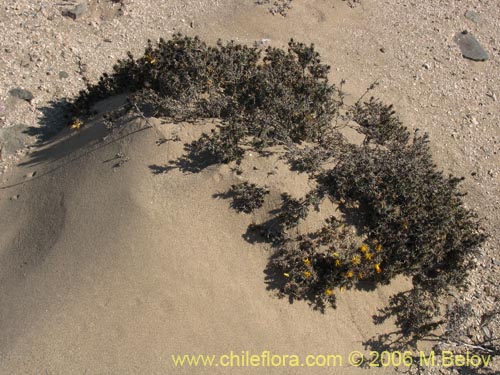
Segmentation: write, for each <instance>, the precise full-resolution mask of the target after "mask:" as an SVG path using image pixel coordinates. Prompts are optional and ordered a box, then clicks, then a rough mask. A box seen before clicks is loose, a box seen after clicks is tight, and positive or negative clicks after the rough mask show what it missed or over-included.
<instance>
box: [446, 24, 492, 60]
mask: <svg viewBox="0 0 500 375" xmlns="http://www.w3.org/2000/svg"><path fill="white" fill-rule="evenodd" d="M453 40H454V41H455V43H457V44H458V46H459V47H460V51H461V52H462V55H463V56H464V57H465V58H467V59H471V60H474V61H486V60H488V59H489V56H488V53H487V52H486V51H485V50H484V48H483V47H482V46H481V45H480V44H479V42H478V41H477V39H476V38H474V36H473V35H472V34H470V33H469V32H467V31H462V32H461V33H458V34H456V35H455V37H454V38H453Z"/></svg>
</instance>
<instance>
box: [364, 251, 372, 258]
mask: <svg viewBox="0 0 500 375" xmlns="http://www.w3.org/2000/svg"><path fill="white" fill-rule="evenodd" d="M372 258H373V255H372V253H368V252H366V253H365V259H366V260H372Z"/></svg>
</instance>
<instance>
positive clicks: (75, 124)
mask: <svg viewBox="0 0 500 375" xmlns="http://www.w3.org/2000/svg"><path fill="white" fill-rule="evenodd" d="M69 127H70V128H71V129H73V130H80V129H81V128H82V127H83V122H82V121H81V120H80V119H76V120H75V121H73V123H72V124H71V125H70V126H69Z"/></svg>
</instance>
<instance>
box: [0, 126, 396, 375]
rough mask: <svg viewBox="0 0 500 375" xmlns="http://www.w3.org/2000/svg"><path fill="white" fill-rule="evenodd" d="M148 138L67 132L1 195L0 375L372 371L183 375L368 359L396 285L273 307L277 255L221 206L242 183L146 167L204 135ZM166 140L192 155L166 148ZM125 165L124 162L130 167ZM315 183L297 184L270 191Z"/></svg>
mask: <svg viewBox="0 0 500 375" xmlns="http://www.w3.org/2000/svg"><path fill="white" fill-rule="evenodd" d="M145 126H146V124H144V123H141V122H137V121H136V122H132V123H129V124H127V127H125V128H123V129H122V130H121V131H119V132H118V133H117V135H116V136H115V137H114V138H107V139H106V140H104V141H103V140H102V137H103V136H104V135H105V134H104V133H103V132H102V131H101V130H99V127H97V126H94V127H92V126H89V127H86V128H85V129H84V130H83V131H82V132H80V133H77V134H69V133H68V134H67V133H64V134H62V135H61V136H60V137H59V138H58V139H57V140H55V141H53V142H52V143H51V144H49V145H47V146H45V148H42V149H40V150H39V151H37V152H35V153H34V154H33V155H32V157H31V159H30V160H27V161H25V163H24V165H23V166H22V167H20V168H19V169H18V170H17V171H16V172H15V173H16V174H15V175H12V176H11V177H10V178H9V180H8V181H4V183H5V184H6V185H9V184H11V185H15V183H16V182H18V181H25V182H24V183H23V184H20V185H17V186H13V187H10V188H8V189H2V190H1V191H0V210H1V212H2V217H3V218H2V220H1V223H0V231H1V233H2V236H1V238H0V271H1V273H0V279H1V282H0V332H2V333H1V335H0V358H1V361H0V373H1V374H168V373H171V374H173V373H175V374H184V373H185V374H194V373H195V374H205V373H206V374H218V373H270V374H294V373H301V374H302V373H314V374H316V373H318V374H321V373H325V374H326V373H329V374H331V373H342V374H358V373H364V370H361V369H356V368H354V367H349V366H348V365H347V363H344V367H343V368H342V369H332V368H310V369H304V368H283V367H281V368H272V369H252V368H243V367H241V368H232V369H221V368H217V369H216V368H202V367H198V368H196V369H193V368H189V367H187V366H186V367H184V368H175V369H174V366H173V364H172V362H171V355H172V354H190V353H194V354H225V353H228V352H230V351H234V352H237V353H240V352H241V351H245V350H248V351H251V352H252V353H255V354H260V352H262V351H265V350H270V351H271V352H273V353H277V354H299V355H302V356H305V355H307V354H330V353H332V354H337V353H339V354H343V355H346V354H347V353H349V351H351V350H362V349H363V346H362V342H363V341H364V340H366V339H368V338H370V337H372V336H374V335H376V334H377V333H381V332H382V331H383V329H386V328H387V327H382V328H381V327H379V326H374V325H373V324H372V321H371V316H372V315H373V314H374V313H375V312H376V309H377V308H378V307H382V306H383V305H384V303H385V302H386V301H387V297H388V296H389V295H390V294H391V292H392V291H393V290H392V289H393V287H387V288H382V289H380V290H377V291H374V292H370V293H368V292H349V293H343V294H342V295H341V296H340V298H339V308H338V309H337V310H331V311H327V313H326V314H321V313H319V312H317V311H313V310H312V309H311V308H310V307H309V306H308V305H307V303H303V302H296V303H294V304H290V303H289V302H288V301H287V300H280V299H278V298H276V297H275V296H274V292H273V291H270V290H268V289H267V286H268V285H267V283H266V275H265V273H264V270H265V268H266V264H267V260H268V256H269V254H270V253H269V250H268V249H266V247H265V246H263V245H261V244H251V243H249V242H247V241H246V240H245V239H244V238H243V234H244V233H245V231H246V229H247V226H248V224H249V223H250V222H251V221H252V217H251V216H248V215H242V214H237V213H235V212H234V211H232V210H231V209H230V208H229V204H228V202H227V201H226V200H224V199H215V198H214V197H213V194H214V193H217V192H221V191H224V190H226V189H227V187H228V186H229V185H230V184H231V183H234V182H235V181H237V179H238V177H237V176H236V174H234V173H233V172H232V171H231V170H230V168H229V167H228V166H210V167H209V168H207V169H204V170H202V171H201V172H198V173H188V172H182V171H180V170H178V169H176V170H172V171H170V172H168V173H163V174H159V175H155V174H154V173H152V170H151V169H150V168H149V166H151V165H155V164H156V165H163V164H165V163H167V162H168V160H173V159H175V158H177V157H178V156H180V155H181V154H182V148H183V147H182V144H183V143H184V142H188V141H190V140H192V139H194V138H195V137H196V135H197V134H199V133H200V131H201V130H203V128H204V127H203V126H192V125H188V124H180V125H171V124H165V125H161V124H160V123H159V122H155V126H154V127H153V128H149V129H144V127H145ZM207 126H210V125H207ZM205 127H206V126H205ZM162 134H163V135H164V136H165V137H167V138H168V137H169V136H170V135H171V134H177V135H179V136H180V138H181V140H182V141H181V142H171V141H169V142H166V143H164V144H162V145H160V146H158V145H157V144H156V143H155V142H156V141H157V139H158V138H159V137H160V136H161V135H162ZM117 154H119V155H122V159H123V160H127V159H128V161H127V162H124V163H123V165H121V166H120V167H115V166H116V164H117V161H119V158H116V155H117ZM256 163H261V164H262V163H264V162H263V161H262V160H260V161H256ZM252 170H254V169H252ZM33 171H36V174H35V175H34V176H33V177H25V176H26V175H29V174H31V173H32V172H33ZM245 173H246V172H245ZM245 173H244V174H243V177H245ZM248 173H250V172H248ZM303 183H304V182H303V181H302V180H301V179H300V177H299V176H297V175H293V174H289V175H288V177H287V178H284V177H282V176H281V177H280V176H278V177H276V178H275V180H274V182H273V181H271V180H270V181H269V186H271V188H283V187H287V186H288V188H290V189H291V190H293V189H294V188H297V187H300V186H301V184H303ZM17 195H19V197H18V198H17V199H15V198H14V199H11V198H12V197H17ZM391 371H392V370H391ZM391 371H389V370H387V369H385V370H383V371H382V370H381V371H380V373H388V372H391ZM375 373H377V371H375Z"/></svg>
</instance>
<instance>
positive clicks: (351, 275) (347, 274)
mask: <svg viewBox="0 0 500 375" xmlns="http://www.w3.org/2000/svg"><path fill="white" fill-rule="evenodd" d="M345 275H346V277H347V278H349V279H350V278H351V277H353V276H354V272H352V271H347V272H346V274H345Z"/></svg>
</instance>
